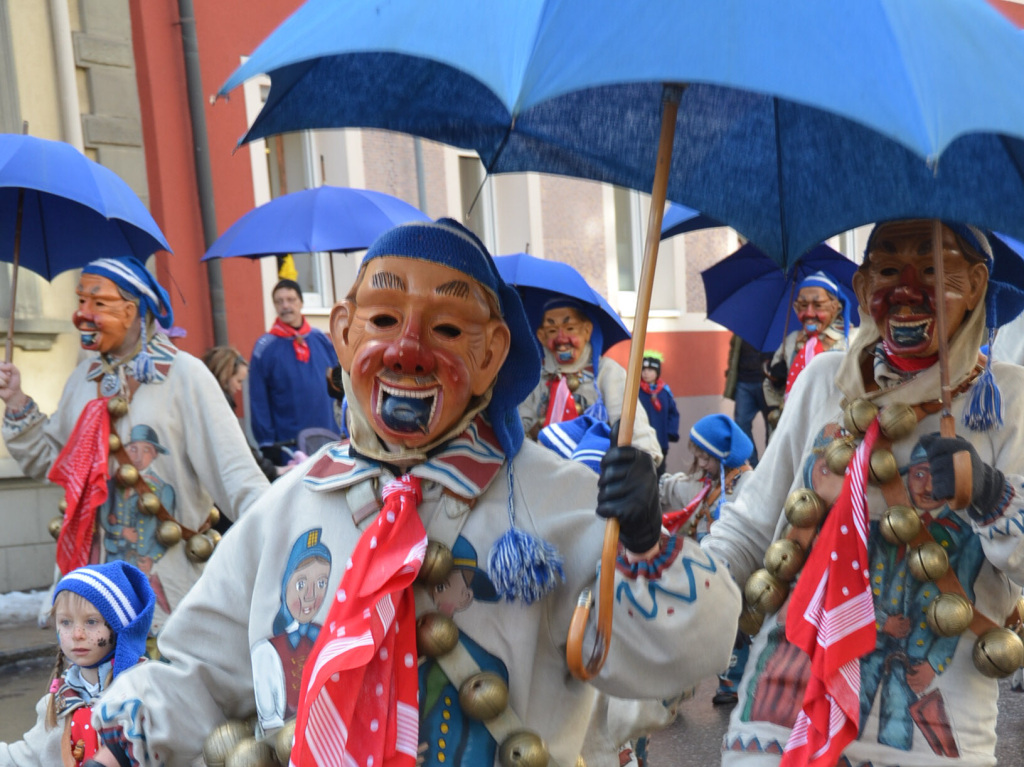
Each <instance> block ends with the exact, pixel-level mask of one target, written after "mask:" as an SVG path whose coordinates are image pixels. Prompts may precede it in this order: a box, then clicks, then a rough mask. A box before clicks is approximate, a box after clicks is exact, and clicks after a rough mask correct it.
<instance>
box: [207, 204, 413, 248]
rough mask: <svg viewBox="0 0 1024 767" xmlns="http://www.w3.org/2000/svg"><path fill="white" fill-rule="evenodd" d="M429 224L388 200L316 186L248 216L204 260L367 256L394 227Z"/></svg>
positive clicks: (214, 244) (217, 240)
mask: <svg viewBox="0 0 1024 767" xmlns="http://www.w3.org/2000/svg"><path fill="white" fill-rule="evenodd" d="M427 219H428V216H427V215H426V214H425V213H423V212H422V211H420V210H419V209H418V208H415V207H413V206H412V205H410V204H409V203H407V202H405V201H404V200H400V199H398V198H397V197H392V196H391V195H390V194H384V193H383V192H374V191H371V190H369V189H350V188H348V187H339V186H318V187H316V188H314V189H305V190H303V191H301V192H292V193H291V194H286V195H283V196H281V197H277V198H275V199H273V200H271V201H270V202H268V203H265V204H263V205H260V206H259V207H258V208H254V209H253V210H251V211H249V212H248V213H246V214H245V215H244V216H242V217H241V218H239V219H238V220H237V221H236V222H235V223H234V224H232V225H231V227H230V228H229V229H228V230H227V231H225V232H224V234H222V235H221V236H220V237H218V238H217V239H216V241H214V243H213V244H212V245H211V246H210V249H209V250H207V251H206V255H204V256H203V259H202V260H203V261H205V260H207V259H209V258H230V257H232V256H246V257H248V258H260V257H261V256H271V255H285V254H287V253H318V252H321V251H335V252H347V251H353V250H363V249H365V248H368V247H369V246H370V244H371V243H372V242H373V241H374V240H376V239H377V237H379V236H380V235H381V234H383V233H384V232H386V231H387V230H388V229H391V228H392V227H395V226H398V225H399V224H404V223H406V222H407V221H426V220H427Z"/></svg>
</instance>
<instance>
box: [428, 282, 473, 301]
mask: <svg viewBox="0 0 1024 767" xmlns="http://www.w3.org/2000/svg"><path fill="white" fill-rule="evenodd" d="M434 294H435V295H438V296H453V297H455V298H468V297H469V283H468V282H466V281H465V280H452V281H451V282H446V283H444V285H438V286H437V287H436V288H434Z"/></svg>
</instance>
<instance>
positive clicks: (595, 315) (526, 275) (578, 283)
mask: <svg viewBox="0 0 1024 767" xmlns="http://www.w3.org/2000/svg"><path fill="white" fill-rule="evenodd" d="M494 263H495V265H496V266H497V267H498V273H499V274H501V277H502V279H504V280H505V282H507V283H508V284H510V285H515V286H516V288H517V289H518V290H519V295H520V296H522V299H523V306H524V307H525V308H526V314H527V316H528V317H529V318H530V324H531V326H532V327H534V328H539V327H540V323H541V320H542V319H543V317H544V305H545V304H546V303H547V302H548V301H550V300H551V299H553V298H560V297H568V298H572V299H575V300H577V301H579V302H580V303H582V304H583V305H584V309H586V311H587V313H588V314H589V315H590V319H591V321H592V322H594V323H595V325H596V327H595V331H598V330H599V331H600V333H599V335H595V337H593V338H592V339H591V340H592V341H594V347H595V353H596V354H597V355H598V356H600V355H601V354H603V353H604V352H605V351H607V350H608V349H609V348H611V347H612V346H614V345H615V344H617V343H619V341H626V340H628V339H629V337H630V334H629V328H627V327H626V325H625V323H623V321H622V318H621V317H619V315H618V312H616V311H615V310H614V309H613V308H612V306H611V304H609V303H608V301H606V300H605V298H604V296H602V295H601V294H600V293H598V292H597V291H596V290H594V289H593V288H592V287H590V283H588V282H587V281H586V279H585V278H584V277H583V275H582V274H580V273H579V272H578V271H576V270H575V269H573V268H572V267H571V266H569V265H568V264H564V263H562V262H560V261H548V260H547V259H544V258H537V257H536V256H531V255H528V254H526V253H516V254H515V255H511V256H495V258H494Z"/></svg>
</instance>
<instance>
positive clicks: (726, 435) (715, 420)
mask: <svg viewBox="0 0 1024 767" xmlns="http://www.w3.org/2000/svg"><path fill="white" fill-rule="evenodd" d="M690 439H691V440H692V441H693V442H694V443H695V444H696V445H697V447H699V448H700V449H701V450H703V451H704V452H706V453H708V454H710V455H713V456H714V457H715V458H717V459H718V460H719V462H720V463H721V464H722V466H724V467H725V468H727V469H734V468H736V467H737V466H742V465H743V464H744V463H746V462H747V459H748V458H750V454H751V453H753V452H754V443H753V442H751V441H750V437H748V436H747V435H746V434H744V433H743V430H742V429H740V427H739V426H737V425H736V422H735V421H734V420H732V419H731V418H730V417H729V416H727V415H723V414H722V413H715V414H713V415H706V416H704V417H703V418H701V419H700V420H699V421H697V423H695V424H694V425H693V426H692V427H691V428H690Z"/></svg>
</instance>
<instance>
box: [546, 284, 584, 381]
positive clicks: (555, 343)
mask: <svg viewBox="0 0 1024 767" xmlns="http://www.w3.org/2000/svg"><path fill="white" fill-rule="evenodd" d="M593 331H594V323H593V322H591V321H590V319H589V318H588V317H587V315H586V314H585V313H584V311H583V308H582V307H581V306H580V305H579V304H578V303H577V302H576V301H572V300H570V299H561V298H556V299H552V300H551V301H549V302H548V303H547V304H545V306H544V316H543V318H542V319H541V323H540V327H539V328H537V338H538V339H539V340H540V343H541V346H543V347H544V348H545V349H547V350H548V351H550V352H551V354H552V355H553V356H554V358H555V360H556V361H557V362H558V364H559V365H560V366H562V367H569V366H572V365H574V364H575V363H576V362H577V361H578V360H579V359H580V356H581V355H582V354H583V351H584V349H585V348H586V346H587V344H588V343H590V336H591V334H592V333H593Z"/></svg>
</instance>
